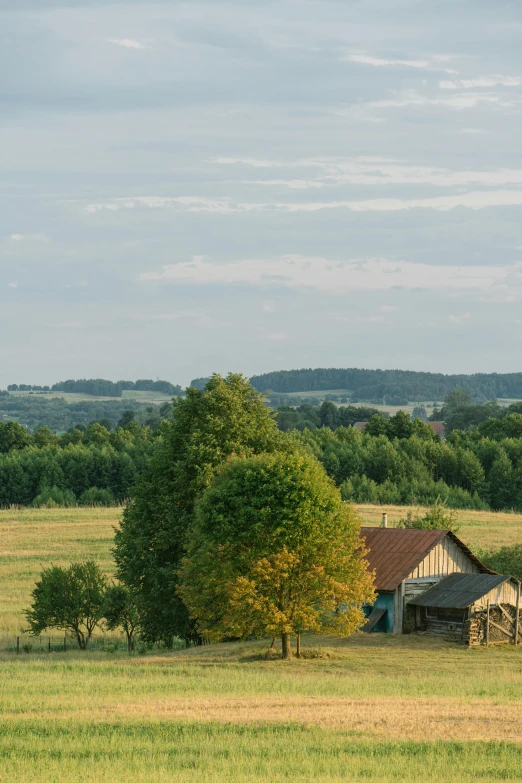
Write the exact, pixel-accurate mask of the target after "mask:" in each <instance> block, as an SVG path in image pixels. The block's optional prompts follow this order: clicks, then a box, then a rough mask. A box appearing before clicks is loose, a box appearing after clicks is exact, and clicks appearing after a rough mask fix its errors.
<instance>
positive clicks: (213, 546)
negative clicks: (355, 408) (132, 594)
mask: <svg viewBox="0 0 522 783" xmlns="http://www.w3.org/2000/svg"><path fill="white" fill-rule="evenodd" d="M359 524H360V523H359V520H358V519H357V516H356V515H355V512H354V511H353V509H352V507H350V506H348V505H346V504H345V503H343V502H342V501H341V497H340V494H339V490H337V489H336V488H335V485H334V483H333V481H331V479H329V478H328V477H327V475H326V473H325V471H324V469H323V468H322V466H321V465H320V464H319V463H318V462H317V460H315V459H314V458H313V457H311V456H309V455H307V454H303V453H302V452H294V453H291V454H288V453H287V454H282V453H276V454H261V455H259V456H257V457H251V458H249V459H238V460H234V461H232V462H230V463H229V464H228V465H227V466H226V467H225V468H224V470H223V471H222V472H221V473H220V474H219V475H218V476H217V477H216V479H215V481H214V483H213V484H212V486H211V487H210V488H209V489H208V490H206V492H205V493H204V494H203V496H202V499H201V501H200V502H199V503H198V506H197V513H196V519H195V522H194V524H193V525H192V527H191V529H190V532H189V537H188V553H187V556H186V557H185V558H184V560H183V565H182V567H181V569H180V572H179V576H180V586H179V587H178V592H179V593H180V594H181V596H182V597H183V599H184V601H185V602H186V604H187V605H188V607H189V609H190V612H191V616H192V617H193V618H194V619H195V620H196V623H197V629H198V630H199V631H200V633H202V634H204V635H205V636H208V637H209V638H211V639H215V640H219V639H222V638H225V637H227V636H238V637H241V638H245V637H249V636H267V635H270V636H276V635H278V636H280V637H281V640H282V649H283V658H289V657H291V651H290V635H291V634H298V633H300V632H301V631H302V630H309V631H314V632H317V633H335V634H338V635H341V636H347V635H348V634H350V633H351V632H353V631H354V630H355V629H356V628H357V626H358V625H359V624H360V623H361V622H362V620H363V613H362V611H361V605H362V603H363V602H365V601H371V600H372V599H373V597H374V593H373V586H372V585H373V575H372V574H371V573H368V570H367V563H366V561H365V560H364V557H363V555H364V547H363V543H362V541H361V539H360V537H359V530H360V527H359Z"/></svg>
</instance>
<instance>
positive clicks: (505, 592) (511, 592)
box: [471, 580, 517, 612]
mask: <svg viewBox="0 0 522 783" xmlns="http://www.w3.org/2000/svg"><path fill="white" fill-rule="evenodd" d="M488 601H489V603H490V606H498V605H499V604H511V606H516V605H517V586H516V584H515V583H514V582H512V581H511V580H510V581H508V582H504V584H501V585H499V586H498V587H495V589H494V590H491V591H490V592H489V593H487V594H486V595H485V596H483V598H481V599H480V600H479V601H476V602H475V603H474V604H473V606H472V607H471V610H472V612H474V611H478V610H480V609H483V608H485V607H486V606H487V603H488Z"/></svg>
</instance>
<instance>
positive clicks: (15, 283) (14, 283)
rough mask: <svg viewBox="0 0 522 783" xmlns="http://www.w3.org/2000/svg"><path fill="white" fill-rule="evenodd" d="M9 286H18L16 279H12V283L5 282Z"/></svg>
mask: <svg viewBox="0 0 522 783" xmlns="http://www.w3.org/2000/svg"><path fill="white" fill-rule="evenodd" d="M7 285H8V287H9V288H18V283H17V281H16V280H13V282H12V283H8V284H7Z"/></svg>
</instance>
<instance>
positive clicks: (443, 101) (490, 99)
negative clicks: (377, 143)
mask: <svg viewBox="0 0 522 783" xmlns="http://www.w3.org/2000/svg"><path fill="white" fill-rule="evenodd" d="M517 102H518V103H519V102H520V101H519V100H515V98H514V97H513V96H510V97H507V96H506V95H505V94H503V93H494V92H489V93H485V92H459V93H458V94H451V93H450V94H441V95H436V96H434V97H429V96H428V95H423V94H422V93H420V92H418V91H417V90H405V91H403V92H397V93H396V94H395V95H394V97H392V98H386V99H383V100H379V101H369V102H368V103H362V104H360V106H355V107H350V108H348V109H336V110H335V113H336V114H338V115H341V116H347V115H348V116H353V115H355V116H358V117H359V118H360V119H370V120H374V119H375V117H374V116H372V115H371V114H368V112H370V113H371V112H374V111H378V110H382V109H403V108H408V107H410V106H417V107H418V106H442V107H446V108H448V109H455V110H456V111H463V110H464V109H475V108H477V107H478V106H482V105H485V106H497V107H499V108H504V109H506V108H513V107H514V106H516V105H517Z"/></svg>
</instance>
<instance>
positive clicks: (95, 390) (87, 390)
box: [7, 378, 185, 398]
mask: <svg viewBox="0 0 522 783" xmlns="http://www.w3.org/2000/svg"><path fill="white" fill-rule="evenodd" d="M7 391H10V392H17V391H23V392H30V391H33V392H44V393H45V392H64V393H68V394H90V395H92V396H93V397H116V398H117V397H121V396H122V393H123V392H124V391H139V392H160V393H162V394H167V395H169V396H171V397H174V396H179V395H181V394H184V393H185V392H184V390H183V389H182V388H181V386H179V385H176V386H175V385H174V384H173V383H170V382H169V381H153V380H149V379H141V380H138V381H116V383H115V382H114V381H106V380H104V379H103V378H90V379H87V378H82V379H81V380H77V381H73V380H69V381H60V382H59V383H55V384H54V385H53V386H51V387H49V386H32V385H27V384H23V383H22V384H17V383H12V384H10V385H9V386H8V387H7Z"/></svg>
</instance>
